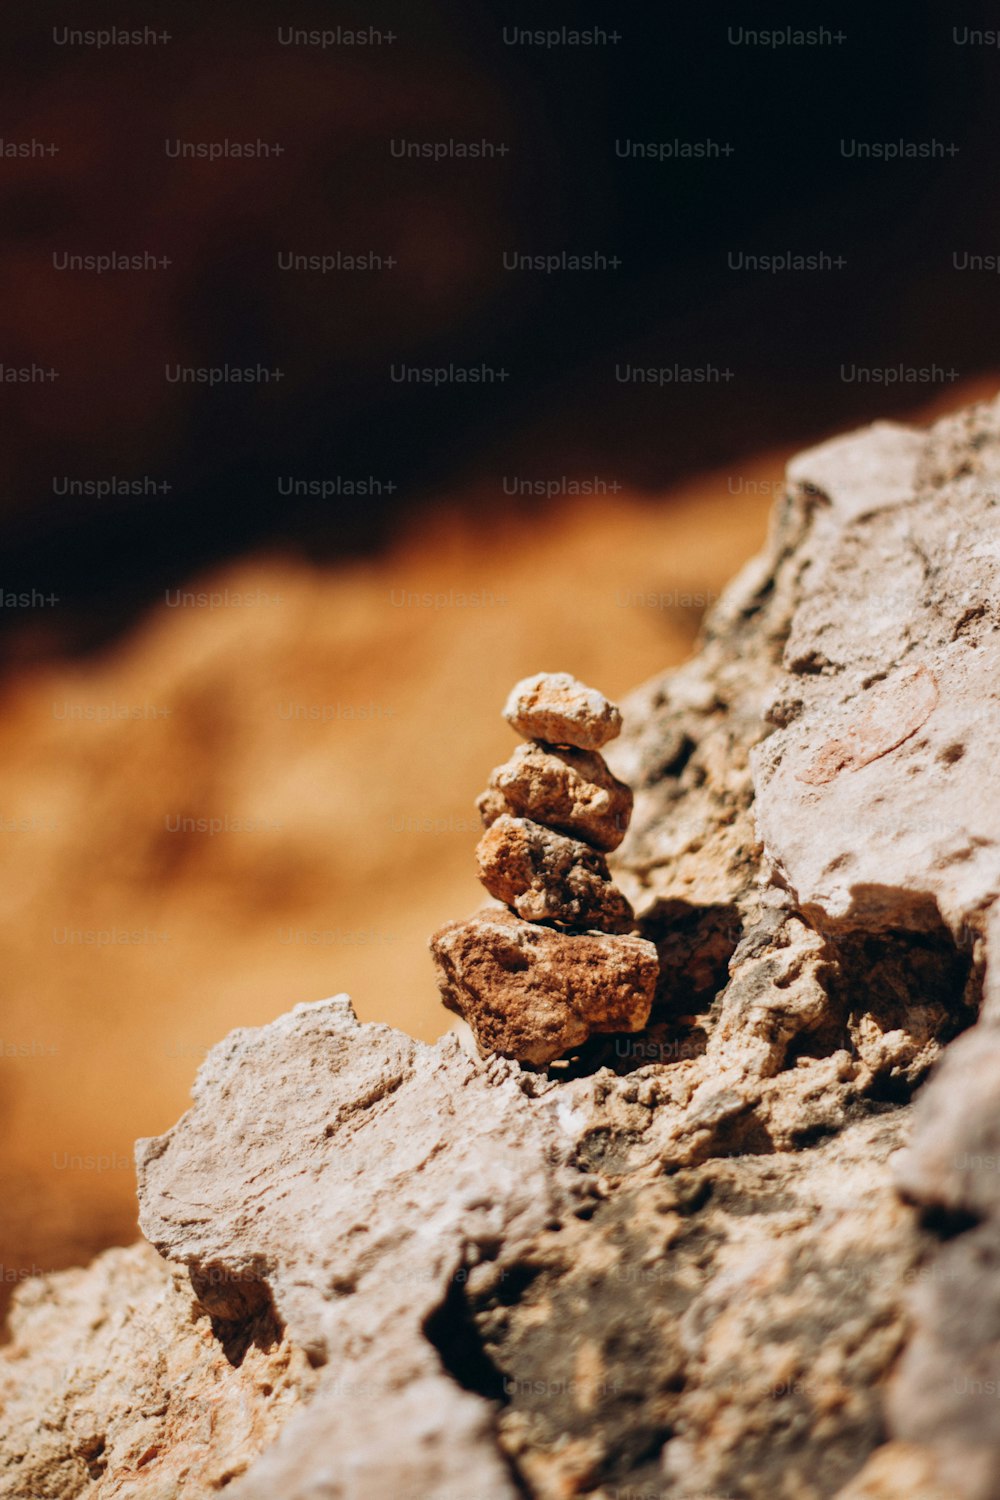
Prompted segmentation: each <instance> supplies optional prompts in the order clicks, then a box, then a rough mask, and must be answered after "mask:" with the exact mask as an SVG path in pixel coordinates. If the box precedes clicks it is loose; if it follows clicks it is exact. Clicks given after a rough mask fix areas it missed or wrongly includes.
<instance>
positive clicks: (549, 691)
mask: <svg viewBox="0 0 1000 1500" xmlns="http://www.w3.org/2000/svg"><path fill="white" fill-rule="evenodd" d="M503 716H504V718H505V719H506V720H507V723H508V724H509V725H510V726H511V728H512V729H516V730H517V732H518V734H519V735H521V736H522V737H523V738H524V739H526V740H543V741H545V742H546V743H547V744H550V745H575V746H576V747H577V748H578V749H580V750H600V748H601V746H602V745H606V744H607V742H608V740H613V739H614V738H615V737H616V735H619V734H621V728H622V716H621V712H620V710H619V709H618V708H617V707H616V706H615V704H613V703H610V702H609V701H608V699H607V698H605V696H604V694H603V693H599V692H598V691H597V689H596V688H592V687H587V686H586V685H585V684H584V683H582V682H578V681H577V679H576V678H575V677H571V676H570V674H569V673H568V672H538V673H536V674H535V676H534V677H525V678H524V679H523V681H521V682H518V683H516V684H515V686H514V687H513V688H512V689H511V692H510V696H509V698H508V699H507V702H506V704H505V705H504V710H503Z"/></svg>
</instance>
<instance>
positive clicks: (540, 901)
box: [476, 814, 634, 932]
mask: <svg viewBox="0 0 1000 1500" xmlns="http://www.w3.org/2000/svg"><path fill="white" fill-rule="evenodd" d="M476 862H477V865H478V867H479V878H480V880H481V881H482V883H483V885H484V886H485V887H486V889H487V890H488V891H489V893H490V895H491V896H495V897H496V899H497V900H498V901H503V902H504V904H505V905H507V906H511V907H513V909H514V910H515V911H516V912H517V914H518V916H521V917H524V918H525V919H526V920H527V921H529V922H560V923H562V924H564V925H566V926H569V927H597V928H599V929H600V930H601V931H602V932H628V930H629V929H630V927H631V926H632V923H633V920H634V917H633V912H632V908H631V906H630V905H629V903H628V901H627V900H626V899H625V897H624V896H623V895H622V893H621V891H620V890H618V888H617V886H616V885H614V883H613V882H612V879H611V875H610V872H609V870H608V866H607V861H606V860H605V859H604V856H603V855H601V854H598V852H597V851H596V850H595V849H591V848H590V846H589V845H588V844H583V843H581V842H580V841H579V840H578V839H570V838H566V836H565V835H564V834H561V833H553V831H552V830H551V829H550V828H544V827H542V825H541V824H540V823H533V822H532V821H531V820H530V819H529V818H512V817H510V816H509V815H507V814H503V815H502V816H501V817H499V818H497V819H496V821H495V822H494V823H492V824H491V825H490V827H489V828H488V829H487V831H486V833H484V835H483V837H482V838H481V839H480V840H479V843H478V845H477V847H476Z"/></svg>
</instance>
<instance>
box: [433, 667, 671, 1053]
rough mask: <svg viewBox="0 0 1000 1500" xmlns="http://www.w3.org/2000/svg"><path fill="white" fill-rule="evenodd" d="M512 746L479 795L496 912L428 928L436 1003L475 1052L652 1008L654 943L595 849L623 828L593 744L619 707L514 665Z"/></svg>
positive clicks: (579, 1035) (630, 1026) (615, 726)
mask: <svg viewBox="0 0 1000 1500" xmlns="http://www.w3.org/2000/svg"><path fill="white" fill-rule="evenodd" d="M503 713H504V718H505V719H506V720H507V722H508V724H510V725H511V727H512V728H513V729H515V730H516V731H517V732H518V734H520V735H522V736H523V737H524V738H525V739H526V740H527V742H528V743H527V744H525V745H519V746H518V748H517V749H516V750H515V751H514V754H513V755H512V756H511V758H510V760H508V761H507V762H506V763H505V764H504V765H502V766H498V767H497V769H496V770H495V771H494V772H493V774H492V775H491V777H490V784H489V787H488V789H487V790H486V791H485V792H484V793H483V794H482V796H481V797H480V798H479V799H478V802H477V806H478V808H479V812H480V815H481V817H482V820H483V824H484V825H485V827H486V833H485V834H484V835H483V837H482V839H481V840H480V843H479V847H478V849H477V850H476V856H477V860H478V865H479V878H480V880H481V881H482V883H483V885H484V886H485V887H486V889H487V890H488V891H489V893H490V895H491V896H494V897H496V899H497V900H498V901H502V902H503V903H504V904H505V905H506V907H507V908H508V910H507V911H499V910H496V909H495V908H494V909H486V910H483V911H481V912H477V913H476V915H475V916H472V917H469V918H467V919H466V920H465V921H462V922H449V923H448V924H447V925H446V926H445V927H442V928H441V930H440V931H439V932H437V933H435V934H434V936H433V937H432V938H431V952H432V954H433V956H434V962H435V966H436V968H437V973H438V984H439V986H440V989H441V995H442V998H443V1001H444V1004H445V1005H446V1006H447V1007H448V1009H449V1010H453V1011H456V1012H457V1013H458V1014H459V1015H460V1016H463V1017H464V1019H465V1020H466V1021H468V1023H469V1025H470V1026H471V1028H472V1031H473V1033H474V1035H475V1038H476V1041H477V1042H478V1044H479V1046H480V1048H481V1049H482V1050H483V1051H484V1052H499V1053H502V1054H503V1055H504V1056H505V1057H514V1058H517V1059H519V1060H520V1061H521V1062H530V1063H536V1064H543V1063H548V1062H551V1061H552V1060H553V1059H554V1058H557V1057H560V1056H561V1055H562V1054H563V1053H565V1052H566V1051H568V1050H569V1049H570V1048H571V1047H577V1046H579V1045H580V1044H581V1043H582V1042H584V1041H586V1039H587V1037H588V1036H590V1034H591V1033H592V1032H613V1031H638V1030H640V1029H641V1028H642V1027H643V1026H644V1025H645V1024H646V1021H647V1020H648V1018H649V1010H650V1006H651V1004H652V999H653V991H654V989H655V986H656V979H657V974H658V969H659V963H658V959H657V953H656V949H655V947H654V946H653V944H652V943H649V942H646V941H645V940H644V939H643V938H639V937H635V936H632V935H630V928H631V927H632V926H633V922H634V916H633V912H632V908H631V906H630V905H629V903H628V901H627V900H626V898H625V896H624V895H623V894H622V892H621V891H620V890H618V888H617V886H616V885H615V884H614V882H613V881H612V879H611V873H610V871H609V869H608V865H607V860H606V859H605V855H606V854H607V853H608V852H610V851H611V850H612V849H615V848H617V846H618V845H619V844H620V843H621V841H622V839H623V838H624V837H625V831H626V829H627V828H628V823H629V818H630V817H631V814H632V793H631V791H630V790H629V788H628V787H627V786H626V785H625V784H624V783H623V782H621V781H618V780H616V778H615V777H614V776H612V774H611V772H610V771H609V769H608V767H607V764H606V763H605V760H604V757H603V755H601V753H600V751H601V747H602V746H603V745H605V744H607V742H608V741H609V740H611V739H614V737H615V736H616V735H617V734H619V733H620V731H621V724H622V719H621V713H620V712H619V710H618V709H617V708H616V707H615V705H614V704H613V703H609V702H608V700H607V699H606V698H605V697H604V696H603V694H601V693H598V692H596V691H595V690H594V689H593V688H588V687H585V686H584V685H583V683H581V682H577V681H576V679H575V678H573V677H570V676H569V675H568V674H567V673H565V672H558V673H549V672H542V673H539V674H538V675H537V676H535V677H528V678H525V679H524V681H523V682H519V683H518V684H517V686H516V687H515V688H514V689H513V691H512V692H511V695H510V697H509V698H508V700H507V704H506V707H505V708H504V711H503Z"/></svg>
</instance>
